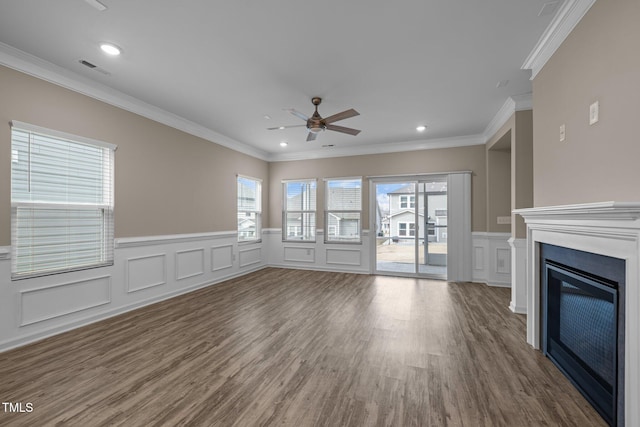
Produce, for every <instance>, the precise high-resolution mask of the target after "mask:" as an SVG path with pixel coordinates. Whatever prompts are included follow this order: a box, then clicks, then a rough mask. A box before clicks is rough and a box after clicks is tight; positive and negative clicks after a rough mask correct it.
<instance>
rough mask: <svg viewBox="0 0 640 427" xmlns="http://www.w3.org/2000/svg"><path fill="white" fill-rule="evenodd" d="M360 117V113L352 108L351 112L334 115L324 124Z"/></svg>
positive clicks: (325, 120) (346, 111)
mask: <svg viewBox="0 0 640 427" xmlns="http://www.w3.org/2000/svg"><path fill="white" fill-rule="evenodd" d="M359 115H360V113H358V112H357V111H356V110H354V109H353V108H352V109H350V110H345V111H343V112H341V113H338V114H334V115H333V116H329V117H327V118H326V119H324V122H325V123H333V122H337V121H338V120H344V119H348V118H349V117H354V116H359Z"/></svg>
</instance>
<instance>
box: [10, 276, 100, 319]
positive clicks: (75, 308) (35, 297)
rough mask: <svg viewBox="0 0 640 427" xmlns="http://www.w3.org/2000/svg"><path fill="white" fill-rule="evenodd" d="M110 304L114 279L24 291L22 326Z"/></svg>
mask: <svg viewBox="0 0 640 427" xmlns="http://www.w3.org/2000/svg"><path fill="white" fill-rule="evenodd" d="M110 302H111V277H110V276H102V277H94V278H91V279H86V280H80V281H77V282H69V283H60V284H57V285H52V286H46V287H42V288H36V289H28V290H24V291H20V326H26V325H30V324H32V323H37V322H43V321H46V320H51V319H54V318H56V317H60V316H65V315H68V314H72V313H77V312H79V311H84V310H88V309H90V308H94V307H98V306H101V305H104V304H109V303H110Z"/></svg>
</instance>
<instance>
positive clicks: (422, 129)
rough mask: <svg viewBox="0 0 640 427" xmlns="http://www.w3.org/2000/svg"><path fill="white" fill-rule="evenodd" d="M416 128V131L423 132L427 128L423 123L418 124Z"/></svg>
mask: <svg viewBox="0 0 640 427" xmlns="http://www.w3.org/2000/svg"><path fill="white" fill-rule="evenodd" d="M416 130H417V131H418V132H424V131H425V130H427V127H426V126H424V125H420V126H418V127H417V128H416Z"/></svg>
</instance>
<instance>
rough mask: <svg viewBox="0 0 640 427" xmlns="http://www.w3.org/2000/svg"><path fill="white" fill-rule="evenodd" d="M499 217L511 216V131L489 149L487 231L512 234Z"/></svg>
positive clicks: (509, 227)
mask: <svg viewBox="0 0 640 427" xmlns="http://www.w3.org/2000/svg"><path fill="white" fill-rule="evenodd" d="M498 216H508V217H510V216H511V129H509V131H508V132H507V133H505V134H504V135H503V136H502V138H500V140H499V141H497V143H496V144H493V145H492V146H491V147H490V148H489V147H488V148H487V231H489V232H493V233H509V232H511V226H510V225H509V224H498Z"/></svg>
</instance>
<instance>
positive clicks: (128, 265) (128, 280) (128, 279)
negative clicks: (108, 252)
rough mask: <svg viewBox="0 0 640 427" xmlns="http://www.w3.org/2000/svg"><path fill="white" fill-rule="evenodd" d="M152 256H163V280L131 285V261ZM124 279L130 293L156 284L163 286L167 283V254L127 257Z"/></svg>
mask: <svg viewBox="0 0 640 427" xmlns="http://www.w3.org/2000/svg"><path fill="white" fill-rule="evenodd" d="M151 258H161V259H162V280H161V281H159V282H156V283H147V284H145V285H142V286H138V287H132V286H131V273H130V271H131V261H140V260H143V259H151ZM124 277H125V279H124V281H125V289H126V292H127V293H128V294H130V293H133V292H138V291H141V290H143V289H148V288H153V287H156V286H162V285H166V284H167V254H163V253H161V254H150V255H143V256H136V257H131V258H127V260H126V263H125V267H124Z"/></svg>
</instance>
